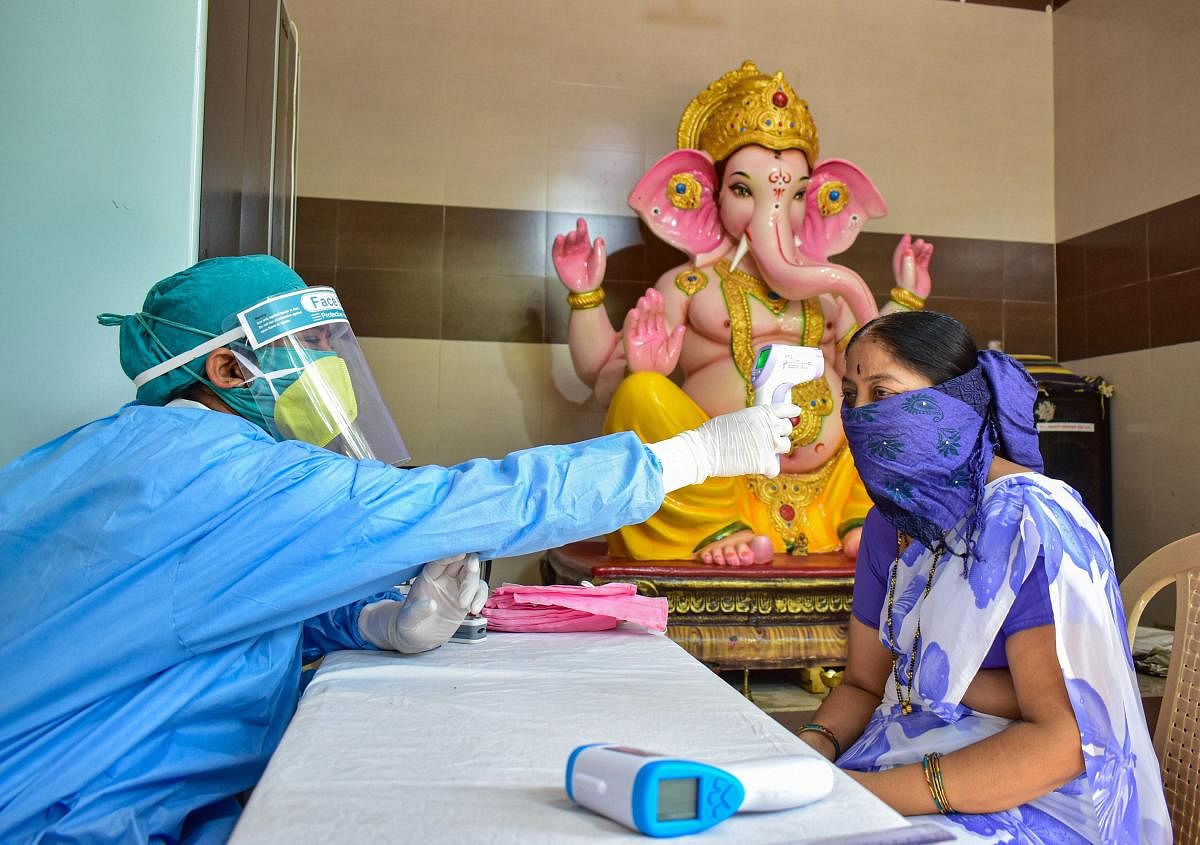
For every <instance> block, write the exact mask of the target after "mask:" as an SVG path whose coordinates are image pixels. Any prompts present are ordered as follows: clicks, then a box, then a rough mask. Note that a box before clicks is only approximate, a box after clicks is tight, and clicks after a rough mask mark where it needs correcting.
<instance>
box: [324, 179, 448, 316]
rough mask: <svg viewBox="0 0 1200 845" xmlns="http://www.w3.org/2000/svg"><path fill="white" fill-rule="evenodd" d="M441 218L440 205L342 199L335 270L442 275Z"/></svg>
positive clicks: (442, 217)
mask: <svg viewBox="0 0 1200 845" xmlns="http://www.w3.org/2000/svg"><path fill="white" fill-rule="evenodd" d="M444 216H445V209H444V208H443V207H442V206H440V205H414V204H411V203H394V202H361V201H358V200H341V202H340V205H339V206H338V227H337V237H338V242H337V266H338V269H339V270H340V269H341V268H343V267H370V268H374V269H380V270H425V271H428V272H434V273H440V272H441V270H442V251H443V250H442V244H443V229H444ZM420 337H427V335H420Z"/></svg>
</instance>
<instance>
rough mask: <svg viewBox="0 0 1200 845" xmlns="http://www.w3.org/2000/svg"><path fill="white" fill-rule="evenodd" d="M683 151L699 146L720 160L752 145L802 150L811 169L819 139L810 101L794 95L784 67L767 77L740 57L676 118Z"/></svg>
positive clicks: (677, 140)
mask: <svg viewBox="0 0 1200 845" xmlns="http://www.w3.org/2000/svg"><path fill="white" fill-rule="evenodd" d="M676 143H677V144H678V146H679V149H681V150H703V151H704V152H706V153H708V154H709V155H710V156H712V159H713V161H723V160H724V159H726V158H728V157H729V156H730V155H731V154H732V153H734V152H736V151H737V150H740V149H741V148H742V147H745V146H748V145H750V144H758V145H760V146H763V147H766V148H767V149H769V150H800V151H801V152H803V153H804V157H805V158H806V159H808V166H809V167H810V168H811V167H812V166H813V165H814V164H815V163H816V161H817V153H818V151H819V149H820V144H819V141H818V138H817V126H816V124H815V123H813V119H812V115H811V114H809V111H808V103H806V102H805V101H804V100H802V99H800V98H799V97H797V96H796V92H795V91H794V90H792V86H791V85H789V84H788V82H787V80H786V79H784V78H783V71H779V72H778V73H776V74H775V75H774V76H768V75H767V74H765V73H763V72H762V71H760V70H759V69H758V66H757V65H755V64H754V62H751V61H746V62H742V66H741V67H740V68H738V69H737V70H731V71H729V72H728V73H726V74H725V75H723V76H722V77H721V78H720V79H718V80H716V81H715V82H713V83H712V84H711V85H709V86H708V87H707V88H705V89H704V90H703V91H701V92H700V93H699V94H697V95H696V97H695V99H693V100H692V101H691V102H690V103H688V105H687V108H685V109H684V110H683V116H682V117H680V118H679V131H678V133H677V135H676Z"/></svg>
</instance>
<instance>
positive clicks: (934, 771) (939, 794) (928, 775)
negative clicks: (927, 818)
mask: <svg viewBox="0 0 1200 845" xmlns="http://www.w3.org/2000/svg"><path fill="white" fill-rule="evenodd" d="M921 768H922V769H924V771H925V783H926V785H927V786H928V787H929V793H930V795H931V796H932V797H933V805H934V806H935V807H937V811H938V812H939V813H941V814H942V815H946V814H948V813H957V812H958V811H957V810H955V809H954V808H953V807H951V806H950V799H948V798H947V797H946V786H945V784H943V783H942V755H941V754H938V753H937V752H936V751H935V752H932V753H930V754H926V755H925V757H924V758H923V759H922V760H921Z"/></svg>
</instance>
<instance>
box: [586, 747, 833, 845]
mask: <svg viewBox="0 0 1200 845" xmlns="http://www.w3.org/2000/svg"><path fill="white" fill-rule="evenodd" d="M832 789H833V766H831V765H830V764H829V763H828V762H827V761H826V760H824V759H823V758H821V757H817V756H815V755H807V754H805V755H793V756H788V757H763V758H760V759H757V760H743V761H741V762H739V763H729V764H722V765H721V766H711V765H708V764H706V763H697V762H696V761H694V760H681V759H679V758H678V757H667V756H664V755H662V754H655V753H654V752H652V751H642V750H641V749H639V748H626V747H625V746H623V745H609V744H605V743H596V744H593V745H581V746H579V747H578V748H576V749H575V750H574V751H572V752H571V756H570V757H569V758H568V759H567V797H568V798H570V799H571V800H572V801H574V802H575V803H577V804H581V805H582V806H584V807H587V808H588V809H589V810H591V811H592V812H594V813H599V814H600V815H602V816H607V817H608V818H610V819H612V820H613V821H618V822H620V823H621V824H623V825H625V826H627V827H631V828H633V829H634V830H637V831H640V832H641V833H644V834H646V835H647V836H683V835H685V834H688V833H698V832H699V831H701V830H707V829H708V828H710V827H712V826H713V825H715V824H717V823H718V822H722V821H724V820H725V819H727V818H729V817H730V816H732V815H733V814H734V813H739V812H742V813H746V812H767V811H771V810H790V809H791V808H793V807H800V806H802V805H804V804H809V803H811V802H813V801H817V800H819V799H821V798H824V797H825V796H826V795H828V794H829V793H830V791H831V790H832Z"/></svg>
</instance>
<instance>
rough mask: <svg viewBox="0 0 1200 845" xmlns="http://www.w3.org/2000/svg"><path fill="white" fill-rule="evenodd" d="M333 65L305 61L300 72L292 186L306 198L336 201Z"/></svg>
mask: <svg viewBox="0 0 1200 845" xmlns="http://www.w3.org/2000/svg"><path fill="white" fill-rule="evenodd" d="M337 67H338V66H337V65H336V64H333V63H327V62H320V61H316V60H313V59H309V58H308V57H307V56H305V58H304V59H303V60H302V65H301V69H300V116H299V138H298V140H297V145H298V153H297V162H296V170H297V172H296V183H297V187H298V193H299V194H301V195H302V196H306V197H334V198H336V197H339V196H340V192H341V161H342V155H341V150H339V149H338V133H339V127H340V126H341V125H342V112H341V103H342V101H341V97H340V96H339V87H340V80H341V74H340V73H339V72H338V69H337Z"/></svg>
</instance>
